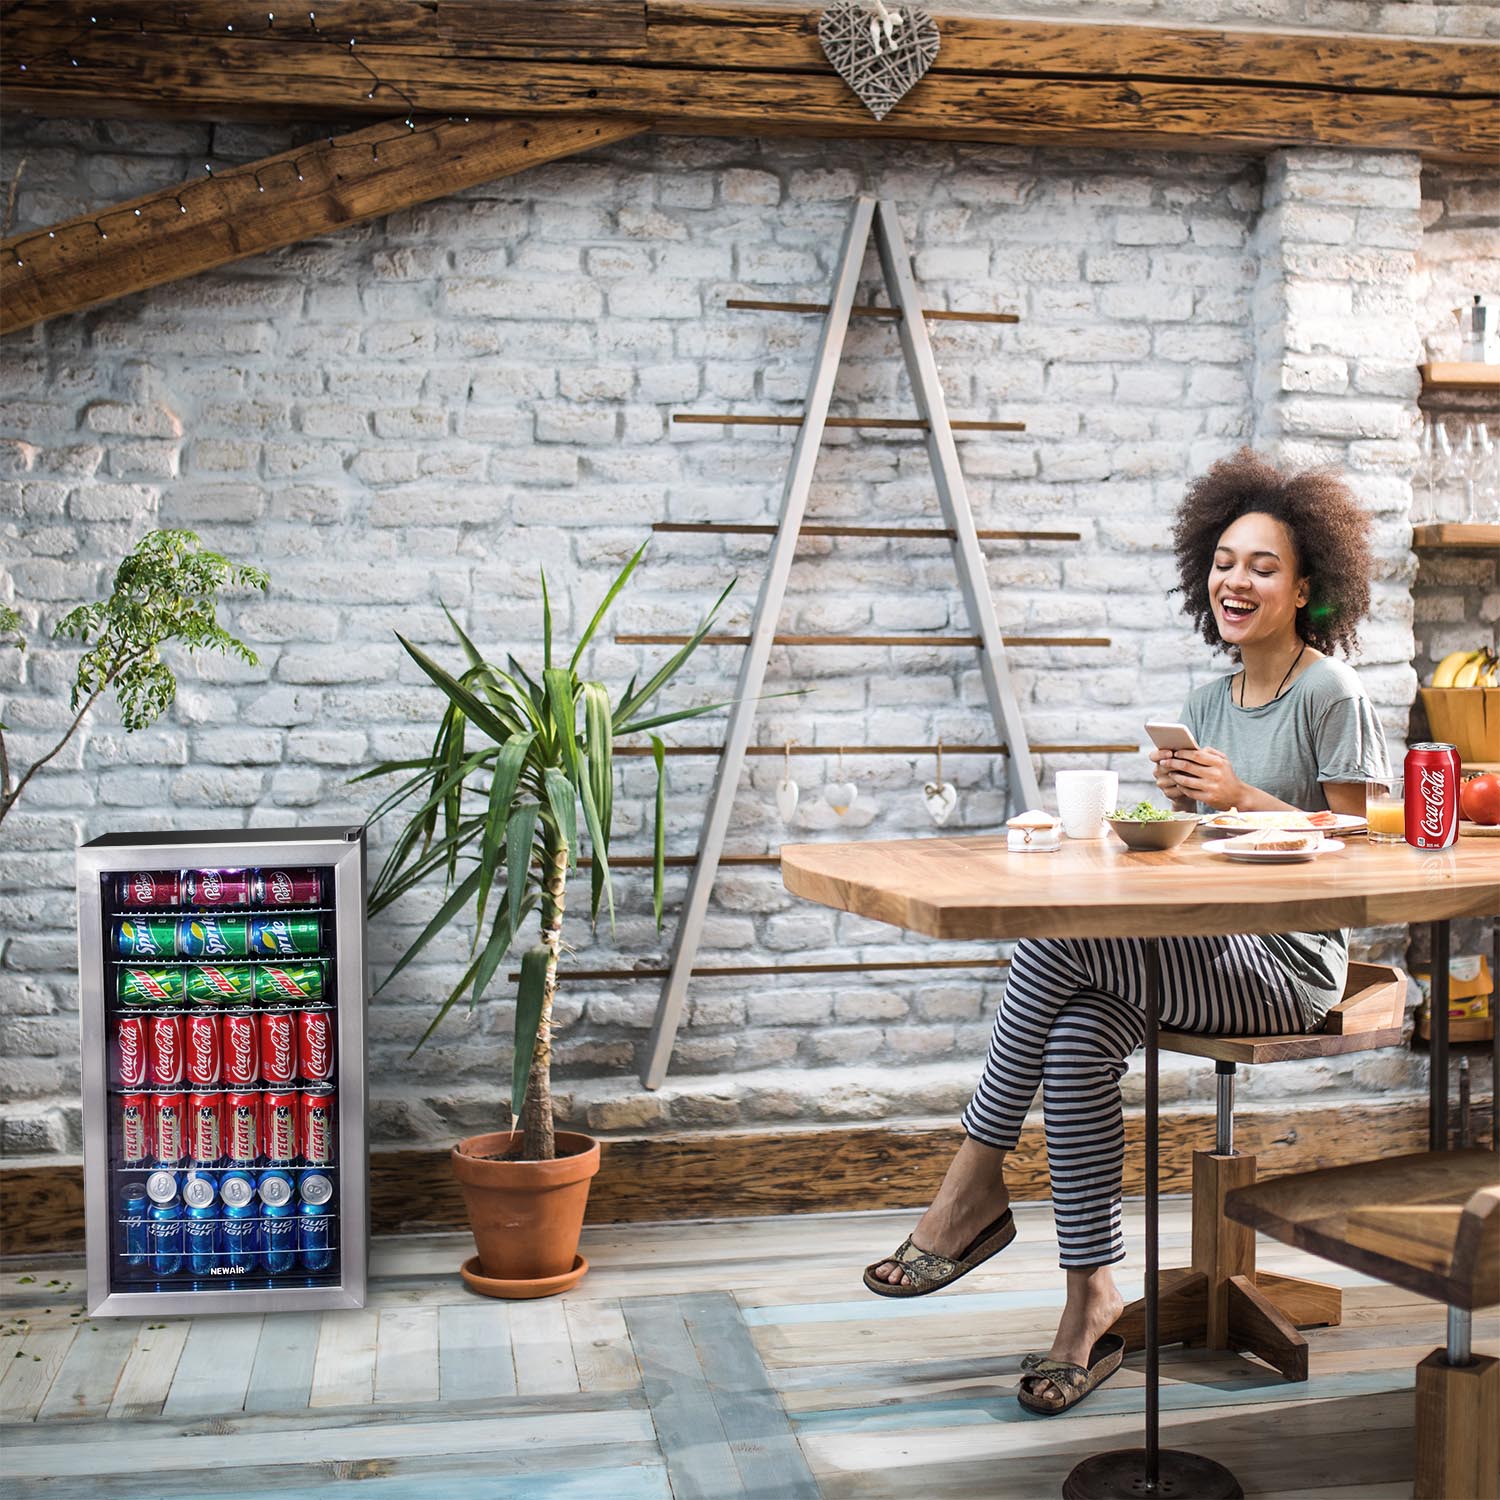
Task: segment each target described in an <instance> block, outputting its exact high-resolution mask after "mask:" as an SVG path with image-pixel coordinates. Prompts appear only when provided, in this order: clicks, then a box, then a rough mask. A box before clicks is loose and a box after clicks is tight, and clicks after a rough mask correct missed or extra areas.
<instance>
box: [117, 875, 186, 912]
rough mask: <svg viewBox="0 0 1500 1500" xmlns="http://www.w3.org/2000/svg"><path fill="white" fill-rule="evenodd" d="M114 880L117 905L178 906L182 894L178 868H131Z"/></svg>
mask: <svg viewBox="0 0 1500 1500" xmlns="http://www.w3.org/2000/svg"><path fill="white" fill-rule="evenodd" d="M114 881H115V890H114V897H115V905H116V906H127V907H139V906H147V907H150V906H176V905H177V904H178V901H179V900H180V899H181V896H182V880H181V878H180V877H179V876H178V874H177V871H176V870H131V871H130V872H129V873H128V874H125V875H116V876H115V877H114Z"/></svg>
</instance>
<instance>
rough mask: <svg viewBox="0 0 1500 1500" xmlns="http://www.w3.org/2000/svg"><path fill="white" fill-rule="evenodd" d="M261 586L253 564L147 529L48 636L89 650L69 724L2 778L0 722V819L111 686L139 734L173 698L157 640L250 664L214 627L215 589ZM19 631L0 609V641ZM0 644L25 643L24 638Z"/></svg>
mask: <svg viewBox="0 0 1500 1500" xmlns="http://www.w3.org/2000/svg"><path fill="white" fill-rule="evenodd" d="M269 582H270V580H269V578H268V577H267V575H266V574H265V573H264V572H262V571H261V569H259V568H255V567H251V566H250V565H249V564H246V563H232V562H230V561H229V560H228V559H227V558H225V557H221V556H220V555H219V554H218V553H217V552H204V551H202V550H201V549H200V546H199V541H198V537H197V534H196V533H194V532H191V531H149V532H147V533H146V535H145V536H143V537H142V538H141V540H140V541H139V542H138V543H136V546H135V550H134V551H133V552H131V553H130V555H129V556H128V557H126V559H125V560H124V561H123V562H122V563H121V564H120V566H119V569H118V570H117V571H116V573H115V583H114V589H113V591H112V592H111V593H110V596H109V598H107V599H105V600H104V601H103V602H102V603H99V604H81V605H79V606H78V608H77V609H75V610H72V611H70V612H69V613H68V614H67V615H65V616H64V617H63V618H62V619H61V620H60V621H59V622H58V624H57V626H56V628H55V629H54V630H53V632H52V635H53V638H54V639H56V640H74V639H76V640H80V641H82V642H83V643H84V645H86V646H88V648H89V649H88V650H87V651H85V652H84V654H83V659H82V660H81V661H80V662H79V663H78V673H77V676H76V677H75V678H74V681H73V693H72V697H71V699H70V701H69V707H70V708H72V709H73V710H74V714H73V722H72V723H71V724H70V725H69V726H68V728H67V731H66V732H65V733H64V734H63V736H62V738H61V739H60V740H58V742H57V743H56V744H55V745H54V746H53V747H52V748H51V749H50V750H49V751H48V752H47V753H46V754H45V755H43V756H41V757H40V758H39V759H38V760H36V761H33V762H32V764H31V765H30V766H29V767H28V768H27V770H26V771H25V773H24V774H23V775H22V776H21V777H20V779H19V780H13V779H12V771H11V764H10V756H9V754H8V753H7V749H6V744H5V726H4V725H3V724H0V822H3V821H4V820H5V817H6V814H7V813H9V812H10V810H11V808H12V807H14V806H15V805H16V801H17V799H18V798H19V797H20V795H21V793H22V791H23V790H24V789H25V786H26V783H27V782H28V781H30V780H31V778H32V777H33V776H35V775H36V773H37V772H38V771H40V770H41V768H42V767H43V766H45V765H46V764H47V762H48V761H49V760H51V759H52V757H53V756H54V755H56V754H57V753H58V751H60V750H61V749H62V748H63V746H64V745H66V744H67V743H68V741H69V740H70V739H72V738H73V733H74V731H75V730H76V729H77V728H78V726H79V725H80V724H81V723H82V722H83V719H84V716H85V715H86V714H87V713H88V711H89V710H90V709H91V708H92V707H93V706H94V704H95V703H96V702H97V701H98V699H99V698H100V697H101V696H102V695H103V694H105V693H106V692H108V691H109V690H110V689H111V688H113V689H114V691H115V694H116V697H117V699H118V701H119V705H120V718H121V721H122V722H123V724H124V726H125V728H126V730H136V729H144V728H145V727H146V726H147V725H148V724H152V723H154V722H155V721H156V720H157V719H158V718H159V717H160V716H161V714H162V713H163V712H164V711H165V710H166V709H167V708H168V707H169V706H170V704H171V702H172V700H173V699H174V698H175V697H176V696H177V679H176V677H174V676H173V675H172V669H171V668H170V667H169V666H167V664H166V663H165V662H164V661H163V660H162V659H161V647H162V646H163V645H164V644H165V643H166V642H168V641H181V642H182V643H183V645H184V646H186V647H187V649H188V651H189V652H193V651H219V652H223V653H224V654H226V655H233V656H237V657H239V659H240V660H241V661H243V662H247V663H249V665H251V666H254V665H255V664H256V662H257V660H258V658H257V657H256V655H255V653H254V652H253V651H252V650H251V649H250V648H249V647H248V646H247V645H245V643H244V642H243V641H241V640H237V639H236V638H235V637H234V636H232V635H230V634H229V632H228V631H227V630H225V629H224V628H223V627H222V626H221V625H220V624H219V622H218V603H219V601H218V592H219V590H220V589H222V588H225V587H228V586H231V585H232V586H237V587H244V588H256V589H262V590H263V589H265V587H266V585H267V584H268V583H269ZM20 625H21V617H20V614H19V613H18V612H17V611H16V610H14V609H11V608H9V607H6V608H3V609H0V637H8V636H16V637H19V631H20ZM4 644H7V645H14V646H16V647H17V649H19V650H25V647H26V642H25V640H24V638H17V639H13V640H6V641H4Z"/></svg>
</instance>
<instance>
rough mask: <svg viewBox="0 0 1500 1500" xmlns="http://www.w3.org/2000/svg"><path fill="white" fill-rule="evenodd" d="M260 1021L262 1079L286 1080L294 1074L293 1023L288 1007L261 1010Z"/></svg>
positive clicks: (294, 1021)
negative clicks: (286, 1009)
mask: <svg viewBox="0 0 1500 1500" xmlns="http://www.w3.org/2000/svg"><path fill="white" fill-rule="evenodd" d="M257 1019H258V1020H259V1022H260V1076H261V1078H262V1080H264V1081H265V1082H266V1083H290V1082H291V1081H292V1080H293V1079H294V1078H295V1077H296V1076H297V1023H296V1018H295V1017H294V1016H293V1015H292V1013H291V1012H290V1011H285V1010H282V1011H276V1010H263V1011H262V1012H261V1013H260V1015H259V1016H258V1017H257Z"/></svg>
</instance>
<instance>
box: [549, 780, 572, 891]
mask: <svg viewBox="0 0 1500 1500" xmlns="http://www.w3.org/2000/svg"><path fill="white" fill-rule="evenodd" d="M547 804H548V806H549V807H551V809H552V816H553V817H554V818H556V819H557V831H558V833H559V834H560V835H561V837H562V840H563V842H564V843H565V844H567V846H568V866H569V868H570V869H571V868H572V866H574V865H576V864H577V863H578V789H577V788H576V787H575V786H574V785H573V783H572V782H571V781H569V780H568V778H567V777H566V776H565V775H563V773H562V772H561V771H559V770H558V769H557V767H556V766H548V767H547Z"/></svg>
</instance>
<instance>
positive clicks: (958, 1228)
mask: <svg viewBox="0 0 1500 1500" xmlns="http://www.w3.org/2000/svg"><path fill="white" fill-rule="evenodd" d="M1009 1203H1010V1194H1009V1192H1008V1191H1007V1190H1006V1186H1005V1152H1003V1151H1000V1150H997V1149H996V1148H995V1147H993V1146H982V1145H980V1143H979V1142H978V1141H976V1140H974V1139H973V1138H972V1137H965V1139H964V1143H963V1145H961V1146H960V1147H959V1148H958V1154H957V1155H956V1156H955V1157H954V1158H953V1160H952V1162H951V1163H950V1164H949V1166H948V1171H947V1174H946V1175H945V1176H944V1178H943V1185H942V1186H941V1187H940V1188H939V1189H938V1191H937V1196H936V1197H935V1198H934V1199H933V1200H932V1205H931V1207H929V1208H928V1210H927V1212H926V1213H925V1214H923V1215H922V1217H921V1218H920V1219H918V1220H917V1227H916V1228H915V1229H913V1230H912V1232H911V1241H912V1244H913V1245H915V1246H916V1247H917V1249H919V1250H926V1251H928V1252H929V1253H931V1254H935V1255H946V1256H948V1257H950V1258H956V1257H957V1256H959V1255H961V1254H962V1253H963V1252H964V1251H965V1250H967V1249H968V1248H969V1246H970V1245H972V1244H973V1243H974V1241H975V1239H977V1238H978V1236H979V1234H980V1232H981V1231H982V1230H984V1229H986V1228H987V1227H988V1226H989V1225H991V1224H993V1223H994V1221H995V1220H996V1219H997V1218H998V1217H999V1216H1000V1215H1001V1214H1003V1213H1004V1212H1005V1210H1006V1208H1007V1207H1008V1206H1009ZM873 1274H874V1275H875V1276H876V1278H877V1279H879V1280H881V1281H885V1282H889V1283H890V1284H891V1285H892V1286H903V1285H906V1284H907V1283H909V1282H910V1280H911V1278H910V1277H909V1276H908V1275H907V1274H906V1272H905V1271H903V1270H902V1269H901V1267H900V1266H899V1265H897V1264H896V1262H895V1261H893V1260H883V1261H881V1262H880V1263H879V1264H878V1265H877V1266H876V1267H875V1268H874V1273H873Z"/></svg>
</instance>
